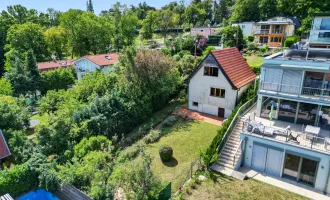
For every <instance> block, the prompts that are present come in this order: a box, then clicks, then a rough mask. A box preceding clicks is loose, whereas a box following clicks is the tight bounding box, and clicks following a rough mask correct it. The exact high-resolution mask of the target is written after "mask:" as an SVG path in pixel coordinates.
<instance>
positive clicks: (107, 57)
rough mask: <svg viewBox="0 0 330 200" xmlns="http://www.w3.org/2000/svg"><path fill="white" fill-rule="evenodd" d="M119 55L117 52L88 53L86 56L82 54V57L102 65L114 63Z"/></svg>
mask: <svg viewBox="0 0 330 200" xmlns="http://www.w3.org/2000/svg"><path fill="white" fill-rule="evenodd" d="M119 56H120V55H119V53H108V54H97V55H88V56H84V57H83V58H86V59H88V60H90V61H91V62H93V63H95V64H96V65H98V66H100V67H102V66H108V65H114V64H116V63H117V62H118V59H119Z"/></svg>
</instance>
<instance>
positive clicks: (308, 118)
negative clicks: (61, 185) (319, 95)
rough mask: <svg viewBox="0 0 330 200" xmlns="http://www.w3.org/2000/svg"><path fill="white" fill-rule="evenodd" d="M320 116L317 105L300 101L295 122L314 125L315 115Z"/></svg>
mask: <svg viewBox="0 0 330 200" xmlns="http://www.w3.org/2000/svg"><path fill="white" fill-rule="evenodd" d="M319 116H320V112H318V105H316V104H309V103H300V104H299V111H298V116H297V124H304V125H312V126H314V124H315V121H316V117H319Z"/></svg>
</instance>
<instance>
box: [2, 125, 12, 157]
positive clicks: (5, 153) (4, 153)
mask: <svg viewBox="0 0 330 200" xmlns="http://www.w3.org/2000/svg"><path fill="white" fill-rule="evenodd" d="M7 156H10V151H9V148H8V146H7V143H6V141H5V137H4V136H3V134H2V132H1V131H0V159H2V158H5V157H7Z"/></svg>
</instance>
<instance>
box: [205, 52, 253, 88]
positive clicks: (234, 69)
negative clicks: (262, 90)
mask: <svg viewBox="0 0 330 200" xmlns="http://www.w3.org/2000/svg"><path fill="white" fill-rule="evenodd" d="M211 54H212V55H213V56H214V58H215V59H216V60H217V61H218V63H219V64H220V68H222V69H223V70H222V71H223V73H224V75H225V76H226V77H227V78H228V81H229V82H231V84H232V85H233V86H235V87H236V88H241V87H243V86H244V85H246V84H248V83H250V82H251V81H253V80H254V79H255V78H256V75H255V74H254V72H253V71H252V69H251V68H250V66H249V65H248V64H247V62H246V61H245V60H244V58H243V57H242V55H241V54H240V52H239V51H238V49H237V48H236V47H232V48H228V49H221V50H216V51H211Z"/></svg>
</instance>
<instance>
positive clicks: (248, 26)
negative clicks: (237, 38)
mask: <svg viewBox="0 0 330 200" xmlns="http://www.w3.org/2000/svg"><path fill="white" fill-rule="evenodd" d="M232 26H235V27H236V26H240V28H241V29H242V32H243V35H244V36H253V35H254V32H255V28H256V26H255V22H242V23H233V24H232Z"/></svg>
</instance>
